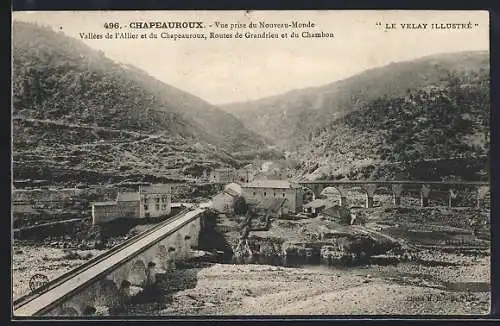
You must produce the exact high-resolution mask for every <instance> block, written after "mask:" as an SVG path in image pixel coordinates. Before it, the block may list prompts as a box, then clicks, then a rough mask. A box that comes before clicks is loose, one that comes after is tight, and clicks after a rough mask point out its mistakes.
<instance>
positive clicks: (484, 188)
mask: <svg viewBox="0 0 500 326" xmlns="http://www.w3.org/2000/svg"><path fill="white" fill-rule="evenodd" d="M299 184H301V185H302V186H303V187H305V188H308V189H310V190H311V191H312V192H313V194H314V197H315V198H318V197H320V196H321V193H322V192H323V190H324V189H325V188H327V187H333V188H335V189H337V190H338V192H339V193H340V206H347V201H348V199H347V196H346V193H347V190H349V189H353V188H360V189H361V190H362V191H363V192H364V193H365V195H366V201H365V207H366V208H372V207H373V196H374V194H375V191H376V190H377V188H380V187H384V188H390V190H391V192H392V196H393V203H394V205H395V206H399V205H400V204H401V197H402V196H403V195H404V193H405V192H408V191H410V190H411V191H413V192H414V191H415V190H416V191H418V192H420V202H421V206H422V207H426V206H428V205H429V197H430V196H431V195H432V190H433V189H437V188H439V189H440V190H443V189H445V190H446V191H448V193H449V201H448V203H449V206H450V207H451V206H453V202H454V199H455V198H456V196H457V193H458V192H460V191H461V190H463V189H464V188H474V189H476V204H477V207H481V205H482V204H483V203H484V202H485V201H487V200H488V196H489V191H490V183H489V182H470V181H350V180H347V181H336V180H332V181H304V182H299Z"/></svg>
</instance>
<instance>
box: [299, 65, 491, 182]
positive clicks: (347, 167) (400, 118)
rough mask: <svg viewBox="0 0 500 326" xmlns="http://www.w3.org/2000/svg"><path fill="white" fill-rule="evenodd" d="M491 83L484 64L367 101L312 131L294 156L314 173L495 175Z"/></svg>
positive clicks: (303, 169)
mask: <svg viewBox="0 0 500 326" xmlns="http://www.w3.org/2000/svg"><path fill="white" fill-rule="evenodd" d="M489 85H490V84H489V70H488V69H486V68H480V69H478V70H476V71H469V72H467V73H465V72H461V73H454V74H450V75H448V76H447V77H446V78H444V79H443V80H441V81H439V82H435V83H429V84H428V85H427V87H424V88H421V89H418V90H414V91H408V92H407V94H405V95H404V96H399V97H386V96H384V97H380V98H378V99H376V100H373V101H371V102H369V103H367V104H363V105H361V106H360V108H358V110H356V111H353V112H350V113H348V114H347V115H345V116H344V117H342V118H340V119H337V120H336V121H333V122H331V123H330V124H329V125H327V126H325V127H323V128H322V129H320V130H317V132H316V133H315V134H313V135H311V141H310V143H309V144H307V145H304V146H303V147H301V148H300V149H299V150H298V153H296V154H295V155H296V156H297V158H299V159H300V163H299V166H300V170H301V172H303V173H304V174H305V175H307V176H308V177H309V178H334V179H342V178H349V179H378V180H380V179H403V180H404V179H420V180H443V179H461V180H470V181H474V180H489V172H488V171H489V117H490V100H489V94H490V86H489ZM308 174H309V175H308Z"/></svg>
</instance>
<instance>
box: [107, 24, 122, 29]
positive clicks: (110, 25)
mask: <svg viewBox="0 0 500 326" xmlns="http://www.w3.org/2000/svg"><path fill="white" fill-rule="evenodd" d="M119 27H120V25H119V24H118V23H104V28H119Z"/></svg>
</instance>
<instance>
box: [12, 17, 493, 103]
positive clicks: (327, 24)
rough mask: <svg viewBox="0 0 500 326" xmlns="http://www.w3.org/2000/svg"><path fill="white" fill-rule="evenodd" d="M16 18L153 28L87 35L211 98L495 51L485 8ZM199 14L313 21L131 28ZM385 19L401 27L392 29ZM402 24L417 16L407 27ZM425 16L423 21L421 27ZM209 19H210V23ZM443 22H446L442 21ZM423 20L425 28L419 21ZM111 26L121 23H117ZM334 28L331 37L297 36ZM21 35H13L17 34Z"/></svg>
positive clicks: (61, 26)
mask: <svg viewBox="0 0 500 326" xmlns="http://www.w3.org/2000/svg"><path fill="white" fill-rule="evenodd" d="M13 20H23V21H31V22H37V23H39V24H42V25H45V26H51V27H52V28H54V29H55V30H58V31H62V32H64V33H65V34H67V35H69V36H72V37H75V38H78V39H81V38H80V36H79V33H100V34H104V33H106V32H107V31H110V30H109V29H105V28H104V24H105V23H106V22H118V23H119V24H120V26H122V29H121V30H120V32H131V33H135V34H141V33H148V34H149V33H151V32H156V33H157V34H158V35H159V36H158V38H157V39H134V40H124V39H112V40H108V39H87V40H82V41H83V42H85V43H86V44H87V45H89V46H90V47H92V48H95V49H98V50H102V51H103V52H104V53H105V55H106V56H107V57H109V58H111V59H113V60H115V61H117V62H121V63H127V64H132V65H135V66H136V67H138V68H141V69H143V70H145V71H146V72H148V73H149V74H150V75H152V76H154V77H155V78H157V79H159V80H161V81H163V82H165V83H167V84H169V85H171V86H174V87H176V88H179V89H181V90H184V91H187V92H189V93H191V94H194V95H196V96H198V97H200V98H202V99H204V100H206V101H208V102H210V103H212V104H224V103H229V102H241V101H247V100H254V99H258V98H262V97H266V96H271V95H277V94H281V93H285V92H287V91H290V90H294V89H300V88H307V87H315V86H322V85H325V84H328V83H331V82H334V81H337V80H341V79H344V78H347V77H350V76H352V75H354V74H357V73H360V72H362V71H363V70H366V69H370V68H374V67H378V66H383V65H386V64H389V63H391V62H398V61H406V60H412V59H415V58H419V57H422V56H426V55H432V54H438V53H446V52H457V51H474V50H489V21H488V12H486V11H475V12H472V11H469V12H467V11H347V10H344V11H251V12H248V13H247V12H245V11H224V12H222V11H210V12H209V11H184V12H180V11H169V12H168V11H121V12H111V11H95V12H92V11H90V12H89V11H85V12H83V11H82V12H64V11H59V12H14V13H13ZM156 21H158V22H169V21H171V22H177V21H181V22H182V21H200V22H203V24H204V26H206V28H205V29H201V31H203V32H205V33H206V34H209V33H210V32H214V33H234V32H236V30H235V29H233V30H230V29H229V28H228V29H223V28H218V27H215V22H216V21H218V22H222V23H227V24H229V25H230V24H247V25H248V24H249V23H250V22H254V23H257V24H259V23H260V22H265V23H266V24H268V23H273V24H274V23H289V22H291V21H298V22H301V23H308V22H312V23H314V24H315V26H314V27H309V28H301V29H292V28H281V29H279V28H252V29H249V28H240V29H238V30H237V31H239V32H241V33H242V34H243V35H244V34H245V32H250V33H252V34H258V33H263V32H272V33H277V34H278V36H279V37H280V35H281V34H283V33H288V37H287V38H277V39H262V38H261V39H250V38H245V37H243V38H241V39H235V38H233V39H207V40H200V39H180V40H177V41H173V40H172V39H162V38H161V37H160V33H161V32H169V33H186V32H193V33H199V32H200V29H191V30H188V29H180V30H179V29H177V30H169V29H131V28H130V25H129V24H130V23H132V22H156ZM469 22H470V23H471V24H472V28H470V29H431V24H451V23H460V24H462V23H464V24H467V23H469ZM386 24H389V25H390V26H392V24H395V27H396V28H395V29H386V28H385V26H386ZM401 24H415V25H414V27H415V28H414V29H406V28H405V29H403V28H402V26H401ZM418 24H427V26H426V28H425V29H423V28H422V27H423V25H420V26H419V25H418ZM210 26H212V27H210ZM439 26H441V25H439ZM418 27H421V28H418ZM111 31H112V32H114V30H111ZM292 31H295V32H298V34H299V35H300V34H302V32H305V31H307V32H309V33H317V32H324V33H333V35H334V37H328V38H290V33H291V32H292ZM13 37H15V35H13Z"/></svg>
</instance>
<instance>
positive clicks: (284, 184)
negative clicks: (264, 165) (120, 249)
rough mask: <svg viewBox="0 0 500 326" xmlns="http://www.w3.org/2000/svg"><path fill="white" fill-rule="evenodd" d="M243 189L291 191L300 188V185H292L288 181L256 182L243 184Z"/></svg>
mask: <svg viewBox="0 0 500 326" xmlns="http://www.w3.org/2000/svg"><path fill="white" fill-rule="evenodd" d="M242 188H272V189H291V188H300V185H298V184H293V183H290V182H288V180H254V181H252V182H250V183H246V184H243V186H242Z"/></svg>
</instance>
